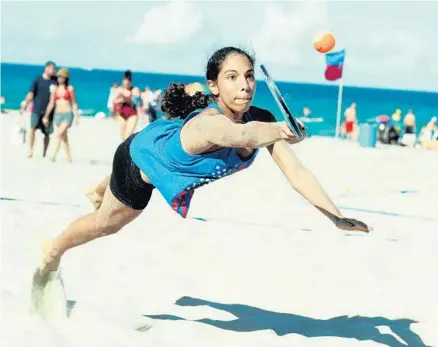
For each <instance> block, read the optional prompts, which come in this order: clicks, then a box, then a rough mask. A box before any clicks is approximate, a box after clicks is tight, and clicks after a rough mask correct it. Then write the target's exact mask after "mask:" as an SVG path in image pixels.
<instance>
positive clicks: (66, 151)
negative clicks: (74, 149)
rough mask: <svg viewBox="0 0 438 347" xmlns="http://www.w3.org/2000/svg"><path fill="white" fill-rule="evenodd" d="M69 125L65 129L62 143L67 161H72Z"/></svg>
mask: <svg viewBox="0 0 438 347" xmlns="http://www.w3.org/2000/svg"><path fill="white" fill-rule="evenodd" d="M67 129H68V127H67V128H66V129H65V132H64V136H63V137H62V138H61V140H62V143H63V144H64V150H65V156H66V157H67V161H68V162H69V163H71V154H70V145H69V143H68V133H67Z"/></svg>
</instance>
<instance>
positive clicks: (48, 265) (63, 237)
mask: <svg viewBox="0 0 438 347" xmlns="http://www.w3.org/2000/svg"><path fill="white" fill-rule="evenodd" d="M141 212H142V210H134V209H132V208H130V207H127V206H126V205H124V204H123V203H121V202H120V201H119V200H118V199H117V198H116V197H115V196H114V195H113V193H112V192H111V189H110V188H107V189H106V191H105V195H104V198H103V201H102V205H101V206H100V209H98V210H97V211H94V212H93V213H90V214H88V215H85V216H82V217H79V218H78V219H76V220H75V221H74V222H73V223H71V224H70V225H69V226H68V227H67V229H65V230H64V231H63V232H62V233H61V234H60V235H58V236H57V237H56V238H55V239H54V240H53V242H52V245H51V248H50V249H48V250H47V252H46V254H44V260H43V266H42V268H41V270H42V272H49V271H56V270H57V268H58V266H59V263H60V261H61V257H62V255H63V254H64V253H65V252H66V251H67V250H69V249H71V248H74V247H77V246H79V245H82V244H85V243H87V242H90V241H92V240H94V239H97V238H99V237H102V236H107V235H111V234H114V233H116V232H117V231H119V230H120V229H122V228H123V227H124V226H125V225H126V224H128V223H130V222H131V221H133V220H134V219H135V218H136V217H137V216H139V215H140V214H141Z"/></svg>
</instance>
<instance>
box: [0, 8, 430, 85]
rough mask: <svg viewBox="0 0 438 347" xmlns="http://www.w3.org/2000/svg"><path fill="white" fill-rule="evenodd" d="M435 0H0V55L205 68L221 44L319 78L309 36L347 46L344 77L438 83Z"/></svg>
mask: <svg viewBox="0 0 438 347" xmlns="http://www.w3.org/2000/svg"><path fill="white" fill-rule="evenodd" d="M437 13H438V2H437V1H425V2H420V1H418V2H414V1H410V2H407V1H386V2H378V1H350V2H340V1H332V2H313V1H306V2H291V1H289V2H274V1H269V2H268V1H240V2H237V1H221V2H218V1H197V2H190V3H189V2H183V1H176V2H172V3H171V2H164V1H159V2H155V1H154V2H153V1H150V2H144V1H143V2H135V1H134V2H124V1H123V2H121V1H117V2H115V1H94V2H91V1H75V2H67V1H56V2H52V1H44V2H40V1H29V0H28V1H25V2H24V1H19V2H2V24H1V25H2V30H1V40H2V43H1V60H2V61H5V62H20V63H36V64H39V63H41V64H42V63H44V62H45V61H47V60H49V59H52V60H55V61H56V62H58V63H59V64H61V65H65V66H77V67H85V68H96V67H99V68H109V69H122V70H123V69H127V68H130V69H132V70H134V71H154V72H169V73H179V74H195V75H203V74H204V68H205V64H206V60H207V59H208V56H209V55H210V54H211V53H213V52H214V50H215V49H217V48H220V47H221V46H223V45H238V46H241V47H243V48H246V49H249V50H250V51H254V52H255V53H256V57H257V59H258V62H259V63H262V62H263V63H265V64H266V65H267V66H268V68H269V70H270V71H271V73H272V75H273V76H274V77H275V79H279V80H286V81H297V82H311V83H325V81H324V56H323V55H321V54H319V53H317V52H316V51H315V50H314V49H313V47H312V39H313V37H314V36H315V35H316V34H317V33H318V32H321V31H325V30H330V31H332V32H333V33H334V34H335V35H336V38H337V47H336V48H346V50H347V56H346V61H345V73H344V77H345V78H344V81H345V82H344V83H345V84H347V85H359V86H374V87H386V88H397V89H418V90H430V91H438V44H437V42H438V41H437V37H438V25H437V24H436V16H437Z"/></svg>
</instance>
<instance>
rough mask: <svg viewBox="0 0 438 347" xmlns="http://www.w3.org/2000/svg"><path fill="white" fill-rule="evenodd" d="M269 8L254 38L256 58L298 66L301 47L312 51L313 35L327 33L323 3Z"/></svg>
mask: <svg viewBox="0 0 438 347" xmlns="http://www.w3.org/2000/svg"><path fill="white" fill-rule="evenodd" d="M289 5H290V4H281V5H279V4H268V5H266V8H265V16H264V18H263V21H262V24H261V25H260V29H259V30H258V31H257V32H256V35H255V36H254V38H253V40H252V41H253V46H254V49H255V50H256V52H257V56H258V57H259V58H261V59H262V60H263V61H265V62H272V63H279V64H282V65H286V66H298V65H300V64H301V63H302V62H303V47H309V48H310V47H311V42H312V39H313V37H314V36H315V34H317V33H318V32H322V31H325V30H328V14H327V5H326V3H323V2H300V3H296V4H293V5H292V6H289Z"/></svg>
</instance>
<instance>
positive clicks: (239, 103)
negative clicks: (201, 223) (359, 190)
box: [33, 47, 369, 309]
mask: <svg viewBox="0 0 438 347" xmlns="http://www.w3.org/2000/svg"><path fill="white" fill-rule="evenodd" d="M254 64H255V61H254V58H253V57H251V56H250V55H249V54H248V53H247V52H245V51H243V50H241V49H239V48H234V47H224V48H222V49H219V50H218V51H216V52H215V53H214V54H213V55H212V57H211V58H210V59H209V61H208V63H207V72H206V79H207V82H208V88H209V90H210V92H211V95H204V94H202V93H201V92H196V93H195V94H193V95H190V94H189V93H188V92H187V91H188V90H189V89H190V86H189V87H188V86H184V85H183V84H175V83H171V84H170V86H169V87H168V88H167V89H166V90H165V92H164V95H163V99H162V104H161V107H162V110H163V112H165V113H167V114H168V115H169V116H170V117H171V118H174V119H179V120H180V121H174V120H165V119H159V120H157V121H155V122H154V123H152V124H150V125H149V126H147V127H145V128H144V129H143V130H142V131H140V132H137V133H135V134H133V135H131V136H130V137H129V138H128V139H126V140H125V141H124V142H123V143H121V144H120V145H119V147H118V148H117V150H116V152H115V154H114V161H113V171H112V173H111V175H110V176H109V177H107V178H106V179H105V180H104V181H103V182H102V184H100V185H99V187H98V188H100V189H101V190H102V195H103V198H102V202H101V204H100V206H97V207H98V209H97V210H96V211H94V212H92V213H90V214H88V215H85V216H82V217H79V218H78V219H76V220H75V221H73V222H72V223H71V224H69V225H68V227H67V228H66V229H65V230H64V231H63V232H62V233H61V234H59V235H58V236H57V237H56V238H55V239H54V240H53V241H51V242H49V243H48V244H46V247H45V249H44V255H43V262H42V265H41V266H40V267H38V268H37V269H36V271H35V273H34V278H33V293H34V297H35V298H38V300H37V302H38V303H40V304H41V303H43V302H48V301H50V298H49V297H48V296H44V288H45V286H46V285H47V283H48V282H51V283H54V281H55V279H56V278H59V275H60V273H59V272H58V271H57V269H58V267H59V264H60V261H61V258H62V256H63V255H64V254H65V252H66V251H68V250H69V249H72V248H74V247H77V246H80V245H83V244H85V243H87V242H90V241H92V240H94V239H97V238H99V237H103V236H106V235H111V234H114V233H116V232H118V231H119V230H121V229H122V228H123V227H124V226H126V225H127V224H128V223H130V222H132V221H133V220H134V219H136V218H137V217H138V216H139V215H140V214H141V213H142V211H143V210H144V209H145V208H146V206H147V205H148V203H149V200H150V198H151V195H152V192H153V191H154V189H155V188H156V189H157V190H158V191H159V192H160V193H161V194H162V195H163V197H164V198H165V200H166V202H167V203H168V204H169V206H170V207H171V208H172V209H173V210H174V211H175V212H176V213H178V214H179V215H180V216H181V217H183V218H185V217H186V216H187V214H188V211H189V208H190V202H191V199H192V198H193V196H194V193H195V191H196V189H197V188H199V187H201V186H203V185H205V184H209V183H212V182H214V181H216V180H218V179H221V178H222V177H226V176H229V175H232V174H233V173H235V172H238V171H240V170H244V169H246V168H248V167H250V166H251V165H252V163H253V162H254V160H255V158H256V157H257V155H258V153H259V151H260V148H267V150H268V152H269V153H270V154H271V156H272V158H273V160H274V161H275V163H276V164H277V165H278V166H279V168H280V169H281V171H282V172H283V174H284V175H285V177H286V178H287V180H288V181H289V182H290V184H291V186H292V187H293V188H294V189H295V190H296V191H297V192H299V193H300V194H301V195H303V196H304V197H305V198H306V199H307V200H308V201H309V202H310V203H312V204H313V205H314V206H315V207H316V208H317V209H318V210H319V211H320V212H322V213H323V214H324V215H325V216H327V217H328V218H329V219H330V220H331V221H332V222H333V223H334V225H335V226H336V227H338V228H339V229H341V230H348V231H361V232H369V228H368V226H367V225H366V224H364V223H362V222H360V221H357V220H355V219H350V218H346V217H344V216H343V215H342V213H341V212H340V211H339V210H338V209H337V208H336V206H335V205H334V204H333V202H332V201H331V200H330V198H329V197H328V196H327V194H326V192H325V191H324V189H323V188H322V186H321V184H320V183H319V182H318V181H317V179H316V178H315V176H314V175H313V174H312V173H311V172H310V171H309V170H307V169H306V168H305V167H304V166H303V165H302V164H301V162H300V160H299V159H298V158H297V156H296V155H295V154H294V152H293V151H292V149H291V148H290V146H289V144H295V143H297V142H299V141H298V140H297V139H296V137H295V136H294V135H293V133H292V131H291V130H290V129H289V127H288V125H287V124H286V123H285V122H276V120H275V118H274V116H273V115H272V113H270V112H269V111H267V110H264V109H261V108H258V107H254V106H251V102H252V100H253V97H254V94H255V89H256V81H255V76H254ZM260 179H269V178H266V177H260ZM108 181H109V184H108V183H107V182H108ZM102 188H103V189H102ZM36 309H37V307H36Z"/></svg>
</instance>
